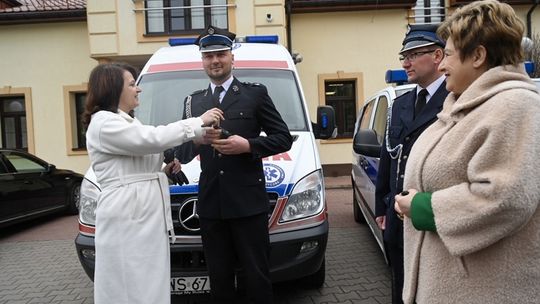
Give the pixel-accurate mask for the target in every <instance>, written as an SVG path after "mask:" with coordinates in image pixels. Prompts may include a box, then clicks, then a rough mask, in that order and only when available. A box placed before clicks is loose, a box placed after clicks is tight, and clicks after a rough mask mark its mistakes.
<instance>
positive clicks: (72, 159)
mask: <svg viewBox="0 0 540 304" xmlns="http://www.w3.org/2000/svg"><path fill="white" fill-rule="evenodd" d="M0 41H2V42H1V43H0V58H2V60H0V71H2V72H1V73H0V94H5V93H6V91H7V89H6V88H9V87H11V88H15V89H17V88H29V89H30V91H31V99H32V100H31V104H32V113H30V114H33V115H32V116H33V124H32V122H29V124H32V125H33V141H34V148H33V150H34V151H32V152H33V153H34V154H36V155H37V156H39V157H41V158H43V159H45V160H47V161H49V162H51V163H53V164H55V165H57V166H58V167H59V168H66V169H72V170H74V171H77V172H81V173H84V171H85V170H86V168H87V167H88V157H87V156H86V155H82V156H68V153H67V146H66V126H65V111H64V91H63V87H64V86H66V85H82V84H83V83H84V82H87V81H88V75H89V72H90V70H91V69H92V68H93V67H94V66H95V64H96V61H95V60H92V59H91V58H90V57H89V51H88V50H89V46H88V32H87V30H86V22H72V23H51V24H31V25H3V26H0ZM27 110H28V109H27ZM27 116H28V114H27Z"/></svg>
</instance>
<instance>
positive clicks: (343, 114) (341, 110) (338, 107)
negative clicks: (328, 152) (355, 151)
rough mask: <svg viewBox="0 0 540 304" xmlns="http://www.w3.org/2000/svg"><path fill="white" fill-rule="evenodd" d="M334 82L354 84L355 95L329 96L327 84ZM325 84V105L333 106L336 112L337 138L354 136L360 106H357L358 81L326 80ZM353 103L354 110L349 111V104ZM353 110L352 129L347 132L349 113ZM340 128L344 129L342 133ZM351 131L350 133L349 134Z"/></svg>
mask: <svg viewBox="0 0 540 304" xmlns="http://www.w3.org/2000/svg"><path fill="white" fill-rule="evenodd" d="M332 84H343V85H347V84H352V86H353V89H354V90H353V94H354V95H353V96H327V95H326V86H328V85H332ZM324 86H325V105H328V106H333V107H334V111H335V114H336V124H337V126H338V135H337V136H336V139H346V138H353V135H354V122H355V120H356V111H357V110H358V107H357V106H356V82H355V81H354V80H339V81H335V80H326V81H325V82H324ZM350 103H352V104H353V105H354V111H347V110H346V108H347V106H348V105H349V104H350ZM348 112H352V113H353V114H352V115H353V116H352V117H353V119H352V129H351V130H350V132H347V130H345V128H346V127H347V113H348ZM340 127H341V128H340ZM339 129H341V130H342V133H339ZM349 133H350V134H349Z"/></svg>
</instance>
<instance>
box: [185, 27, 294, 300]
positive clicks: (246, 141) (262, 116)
mask: <svg viewBox="0 0 540 304" xmlns="http://www.w3.org/2000/svg"><path fill="white" fill-rule="evenodd" d="M234 38H235V34H233V33H230V32H228V31H226V30H222V29H219V28H216V27H213V26H209V27H208V28H207V29H206V30H205V31H204V32H203V33H202V34H201V35H200V36H199V37H198V39H197V41H196V42H195V43H196V44H198V45H199V49H200V51H201V53H202V62H203V67H204V70H205V71H206V73H207V75H208V77H209V78H210V85H209V86H208V88H207V89H205V90H201V91H197V92H195V93H193V94H192V95H191V96H188V98H186V101H185V103H186V105H185V109H186V110H185V112H184V117H188V116H199V115H201V114H202V113H204V112H205V111H206V110H208V109H211V108H213V107H218V108H219V109H221V110H222V111H223V116H224V118H225V119H224V120H223V121H221V122H220V124H219V125H216V126H215V129H211V130H208V131H207V133H206V135H205V137H204V138H203V140H202V141H201V142H194V143H193V142H190V143H187V144H184V145H182V146H180V147H179V148H177V150H176V151H175V155H176V157H177V158H178V159H180V160H181V161H182V162H183V163H185V162H186V161H189V160H191V159H192V158H193V157H195V156H196V155H200V160H201V170H202V171H201V176H200V181H199V197H198V203H197V213H198V215H199V218H200V224H201V236H202V241H203V247H204V253H205V257H206V263H207V266H208V271H209V274H210V288H211V293H212V294H213V296H214V298H215V299H216V300H217V301H218V302H219V303H239V301H240V300H239V299H236V295H235V268H236V266H239V267H240V268H241V270H242V273H243V280H242V282H243V285H244V287H245V292H246V295H247V300H248V302H249V303H257V304H260V303H271V302H272V284H271V281H270V277H269V261H268V254H269V235H268V212H269V201H268V195H267V193H266V187H265V183H266V182H265V177H264V171H263V164H262V158H264V157H267V156H270V155H274V154H277V153H281V152H285V151H288V150H289V149H290V148H291V145H292V136H291V134H290V133H289V129H288V127H287V125H286V124H285V122H284V121H283V119H282V118H281V115H280V114H279V113H278V111H277V110H276V108H275V106H274V104H273V102H272V100H271V99H270V96H268V92H267V90H266V87H265V86H264V85H261V84H254V83H244V82H240V81H239V80H238V79H236V78H235V77H233V75H232V67H233V63H234V55H233V54H232V52H231V50H232V46H233V41H234ZM261 131H264V132H265V134H266V136H261ZM186 156H187V158H186Z"/></svg>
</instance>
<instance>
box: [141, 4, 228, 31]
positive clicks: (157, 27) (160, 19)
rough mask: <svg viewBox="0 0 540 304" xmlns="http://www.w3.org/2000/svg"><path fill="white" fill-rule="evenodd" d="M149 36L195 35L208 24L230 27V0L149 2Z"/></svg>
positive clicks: (147, 24)
mask: <svg viewBox="0 0 540 304" xmlns="http://www.w3.org/2000/svg"><path fill="white" fill-rule="evenodd" d="M145 7H146V9H147V11H146V15H145V19H146V33H147V34H175V33H179V34H195V33H197V34H198V33H199V32H200V31H201V30H202V29H204V28H206V27H207V26H208V25H210V24H211V25H215V26H217V27H219V28H223V29H227V28H228V18H227V0H152V1H149V0H146V1H145Z"/></svg>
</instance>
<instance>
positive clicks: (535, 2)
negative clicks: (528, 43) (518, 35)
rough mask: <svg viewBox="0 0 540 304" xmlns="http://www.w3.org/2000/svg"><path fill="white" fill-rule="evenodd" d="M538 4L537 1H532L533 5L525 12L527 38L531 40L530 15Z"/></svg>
mask: <svg viewBox="0 0 540 304" xmlns="http://www.w3.org/2000/svg"><path fill="white" fill-rule="evenodd" d="M538 2H539V0H534V1H533V3H534V4H533V6H532V7H531V8H530V9H529V11H528V12H527V37H529V38H531V39H532V29H531V18H532V13H533V11H534V9H535V8H536V6H538Z"/></svg>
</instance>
